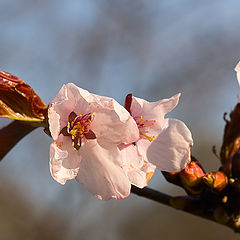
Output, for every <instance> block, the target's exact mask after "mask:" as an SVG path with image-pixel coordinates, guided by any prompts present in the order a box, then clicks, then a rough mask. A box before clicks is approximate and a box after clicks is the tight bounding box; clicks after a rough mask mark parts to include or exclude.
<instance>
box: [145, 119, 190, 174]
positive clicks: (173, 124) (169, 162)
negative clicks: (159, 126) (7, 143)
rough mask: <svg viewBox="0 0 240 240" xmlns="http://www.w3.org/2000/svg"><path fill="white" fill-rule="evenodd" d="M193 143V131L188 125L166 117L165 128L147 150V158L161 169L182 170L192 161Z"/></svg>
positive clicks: (168, 170) (169, 170)
mask: <svg viewBox="0 0 240 240" xmlns="http://www.w3.org/2000/svg"><path fill="white" fill-rule="evenodd" d="M192 145H193V140H192V136H191V132H190V131H189V129H188V128H187V127H186V125H185V124H184V123H183V122H181V121H179V120H176V119H166V125H165V128H164V130H163V131H162V132H161V133H160V134H159V136H158V137H157V138H156V139H155V140H154V141H153V142H152V143H151V145H150V146H149V148H148V150H147V158H148V160H149V162H151V163H152V164H154V165H156V167H157V168H158V169H159V170H161V171H167V172H176V171H180V170H182V169H183V168H185V166H186V165H187V164H188V163H189V161H190V148H191V146H192Z"/></svg>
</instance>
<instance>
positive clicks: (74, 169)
mask: <svg viewBox="0 0 240 240" xmlns="http://www.w3.org/2000/svg"><path fill="white" fill-rule="evenodd" d="M80 161H81V157H80V155H79V152H78V151H76V150H75V149H73V147H72V141H71V139H70V138H67V137H63V136H62V135H60V136H59V138H58V139H57V140H56V141H53V142H52V143H51V145H50V172H51V174H52V177H53V178H54V179H55V180H56V181H57V182H59V183H61V184H65V183H66V181H67V180H69V179H74V178H75V177H76V176H77V174H78V170H79V166H80Z"/></svg>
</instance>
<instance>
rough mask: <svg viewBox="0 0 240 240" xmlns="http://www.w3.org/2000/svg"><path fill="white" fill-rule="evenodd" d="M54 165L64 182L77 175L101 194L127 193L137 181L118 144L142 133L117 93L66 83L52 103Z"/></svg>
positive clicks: (56, 175)
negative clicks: (110, 94)
mask: <svg viewBox="0 0 240 240" xmlns="http://www.w3.org/2000/svg"><path fill="white" fill-rule="evenodd" d="M48 118H49V129H50V132H51V136H52V138H53V142H52V143H51V145H50V171H51V174H52V176H53V178H54V179H55V180H56V181H58V182H59V183H61V184H65V183H66V181H67V180H69V179H74V178H75V179H76V180H77V181H78V182H79V183H81V184H82V185H83V186H84V187H85V188H86V189H87V190H88V191H89V192H91V193H92V194H94V195H95V196H97V197H98V198H100V199H105V200H107V199H110V198H117V199H118V198H124V197H127V196H128V195H129V193H130V187H131V182H130V181H129V179H128V177H127V175H126V173H125V171H124V169H123V159H122V154H121V152H120V149H119V148H118V145H119V144H120V143H124V144H130V143H132V142H135V141H136V140H137V139H138V138H139V131H138V128H137V125H136V122H135V121H134V119H133V118H132V117H131V116H130V114H129V113H128V111H127V110H126V109H125V108H124V107H122V106H121V105H119V104H118V103H117V102H116V101H115V100H114V99H112V98H108V97H102V96H98V95H95V94H91V93H89V92H88V91H86V90H84V89H81V88H79V87H77V86H75V85H74V84H72V83H69V84H67V85H64V86H63V87H62V88H61V90H60V91H59V93H58V94H57V96H56V97H55V98H54V99H53V100H52V102H51V103H50V105H49V109H48Z"/></svg>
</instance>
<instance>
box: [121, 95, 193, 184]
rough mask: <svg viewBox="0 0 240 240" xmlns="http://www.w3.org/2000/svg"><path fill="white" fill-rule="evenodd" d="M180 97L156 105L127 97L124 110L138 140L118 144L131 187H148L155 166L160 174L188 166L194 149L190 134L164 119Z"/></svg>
mask: <svg viewBox="0 0 240 240" xmlns="http://www.w3.org/2000/svg"><path fill="white" fill-rule="evenodd" d="M179 97H180V94H177V95H175V96H173V97H171V98H169V99H163V100H160V101H157V102H147V101H145V100H143V99H140V98H136V97H133V96H132V95H131V94H129V95H128V96H127V97H126V101H125V108H126V109H127V110H128V111H129V113H130V114H131V115H132V117H133V118H134V120H135V121H136V123H137V126H138V129H139V135H140V137H139V139H138V141H136V142H135V143H134V144H129V145H126V144H121V145H119V149H121V151H122V154H123V155H124V157H125V166H124V167H125V168H124V169H125V171H126V173H127V175H128V177H129V179H130V181H131V183H132V184H134V185H136V186H138V187H141V188H142V187H144V186H146V185H147V183H148V181H149V179H150V178H151V176H152V175H153V173H154V169H155V166H156V167H157V169H159V170H161V171H167V172H176V171H180V170H181V169H183V168H184V167H185V166H186V165H187V164H188V163H189V162H190V148H191V146H192V145H193V140H192V136H191V132H190V131H189V129H188V128H187V127H186V126H185V124H184V123H183V122H181V121H179V120H176V119H171V118H166V119H165V118H164V117H165V115H166V114H167V113H168V112H170V111H171V110H172V109H173V108H175V106H176V105H177V104H178V101H179Z"/></svg>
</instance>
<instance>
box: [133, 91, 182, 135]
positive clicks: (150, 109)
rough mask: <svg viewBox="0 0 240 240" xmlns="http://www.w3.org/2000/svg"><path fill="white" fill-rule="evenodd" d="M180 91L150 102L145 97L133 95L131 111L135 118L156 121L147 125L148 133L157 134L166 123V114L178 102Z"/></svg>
mask: <svg viewBox="0 0 240 240" xmlns="http://www.w3.org/2000/svg"><path fill="white" fill-rule="evenodd" d="M180 95H181V94H180V93H179V94H176V95H174V96H173V97H171V98H167V99H162V100H159V101H157V102H148V101H146V100H144V99H140V98H137V97H132V105H131V113H132V116H133V117H134V118H136V117H138V118H139V117H140V116H142V117H143V121H146V120H148V121H149V120H151V121H155V122H154V123H153V125H150V127H145V128H144V129H145V131H148V133H149V134H148V135H150V136H156V135H158V134H159V133H160V132H161V130H162V129H163V128H164V125H165V119H164V117H165V115H166V114H167V113H168V112H170V111H172V110H173V109H174V108H175V107H176V106H177V104H178V101H179V97H180Z"/></svg>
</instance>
